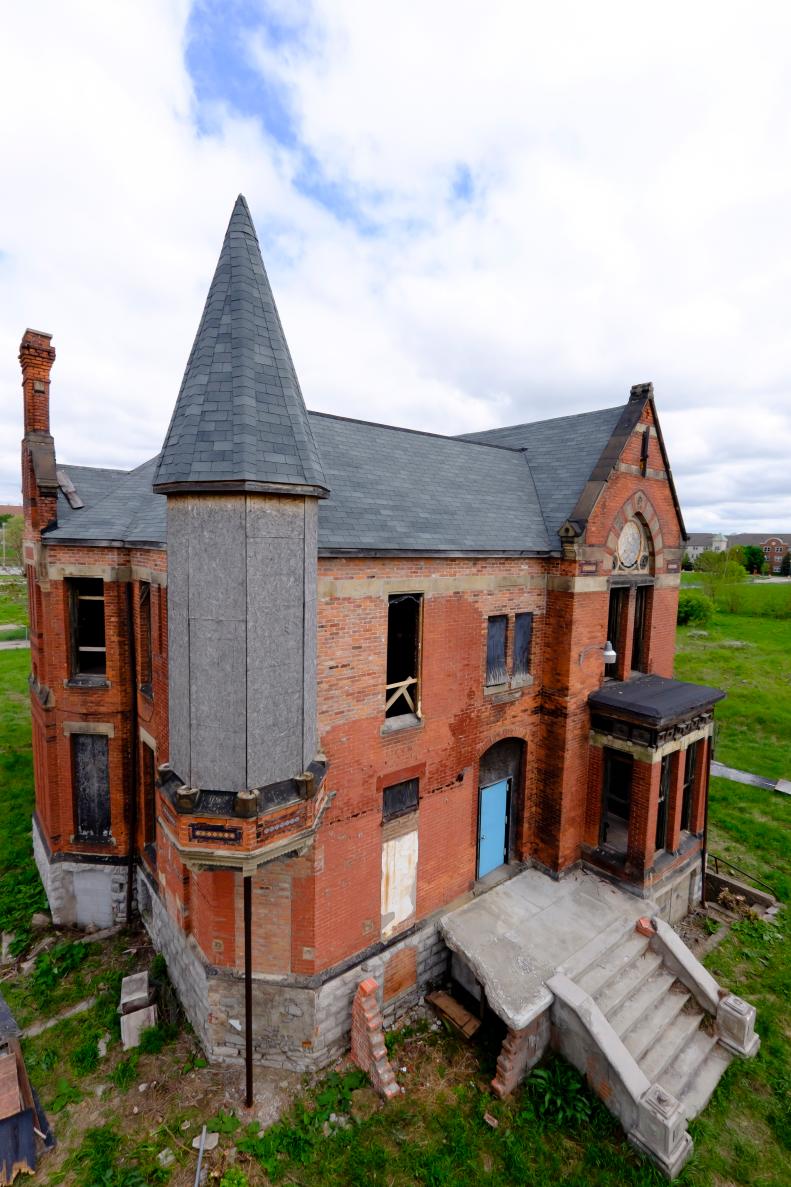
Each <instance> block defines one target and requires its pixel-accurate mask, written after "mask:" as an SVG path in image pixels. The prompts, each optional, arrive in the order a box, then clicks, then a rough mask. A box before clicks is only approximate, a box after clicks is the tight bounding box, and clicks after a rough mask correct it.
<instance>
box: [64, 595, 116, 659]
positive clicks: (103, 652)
mask: <svg viewBox="0 0 791 1187" xmlns="http://www.w3.org/2000/svg"><path fill="white" fill-rule="evenodd" d="M69 602H70V612H71V670H72V675H75V676H104V674H105V672H106V671H107V648H106V646H105V637H104V582H103V581H102V579H101V577H80V578H73V579H71V580H70V581H69Z"/></svg>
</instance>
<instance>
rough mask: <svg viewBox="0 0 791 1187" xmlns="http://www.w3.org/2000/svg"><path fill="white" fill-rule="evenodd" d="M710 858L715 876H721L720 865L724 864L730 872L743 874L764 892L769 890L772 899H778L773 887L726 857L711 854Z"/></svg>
mask: <svg viewBox="0 0 791 1187" xmlns="http://www.w3.org/2000/svg"><path fill="white" fill-rule="evenodd" d="M708 856H709V857H710V858H711V859H712V861H713V862H714V873H715V874H719V872H720V863H722V865H724V866H727V867H728V869H729V870H735V871H736V873H737V874H741V875H742V876H743V877H744V878H749V879H750V881H751V882H754V883H755V884H756V885H757V886H762V887H763V889H764V890H768V891H769V893H770V894H771V896H772V898H776V897H777V895H776V894H775V891H774V888H773V887H772V886H770V885H769V884H768V883H767V882H762V881H761V879H760V878H756V876H755V874H750V873H749V872H748V871H747V870H743V869H742V867H741V866H737V865H736V864H735V863H734V862H732V861H728V859H727V858H726V857H720V856H719V855H718V854H716V853H711V852H709V854H708ZM779 872H780V871H778V873H779Z"/></svg>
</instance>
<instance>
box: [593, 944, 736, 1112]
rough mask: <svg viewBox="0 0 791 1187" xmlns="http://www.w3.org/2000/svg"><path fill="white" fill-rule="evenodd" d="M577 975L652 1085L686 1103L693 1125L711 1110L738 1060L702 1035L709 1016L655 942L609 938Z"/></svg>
mask: <svg viewBox="0 0 791 1187" xmlns="http://www.w3.org/2000/svg"><path fill="white" fill-rule="evenodd" d="M586 957H587V958H588V959H587V964H586V967H584V968H581V969H580V968H578V969H576V970H574V971H575V974H576V975H575V977H574V979H575V981H576V983H577V985H579V987H580V988H581V989H582V990H583V991H584V992H585V993H588V994H589V995H590V996H591V997H592V998H593V1000H594V1002H595V1003H596V1005H597V1006H598V1007H599V1009H600V1010H601V1012H602V1014H603V1015H604V1016H605V1018H606V1019H607V1021H608V1023H609V1024H610V1026H611V1027H612V1029H613V1030H614V1031H615V1033H616V1034H617V1035H618V1037H619V1038H620V1039H621V1041H622V1042H623V1044H624V1046H625V1047H626V1049H627V1051H628V1052H629V1054H630V1055H631V1056H632V1058H633V1059H634V1061H635V1063H636V1064H637V1065H638V1067H639V1068H640V1071H641V1072H642V1073H643V1075H644V1076H645V1077H646V1079H647V1080H648V1081H649V1082H650V1083H651V1084H656V1083H659V1084H660V1085H661V1086H662V1088H664V1089H665V1090H666V1091H667V1092H669V1093H671V1094H672V1095H673V1096H674V1097H675V1098H676V1099H677V1100H678V1101H679V1103H680V1104H681V1106H682V1108H683V1110H684V1113H685V1115H686V1117H687V1119H688V1120H691V1119H692V1118H693V1117H697V1115H698V1114H699V1113H700V1112H701V1111H702V1109H704V1108H705V1107H706V1105H707V1104H708V1102H709V1100H710V1099H711V1096H712V1094H713V1092H714V1089H715V1088H716V1087H717V1084H718V1082H719V1079H720V1077H721V1076H722V1073H723V1072H724V1071H725V1069H726V1068H727V1066H728V1064H729V1063H730V1061H731V1059H732V1055H731V1054H730V1053H729V1052H728V1051H726V1050H725V1048H724V1047H722V1046H721V1045H720V1044H719V1043H718V1041H717V1038H716V1036H715V1035H713V1034H709V1033H707V1032H706V1031H705V1030H702V1029H701V1024H702V1023H703V1021H704V1018H705V1014H704V1012H703V1010H701V1009H700V1008H699V1007H698V1006H697V1004H696V1003H695V1002H694V999H693V998H692V997H691V995H690V994H689V993H688V992H687V990H686V989H685V988H684V987H683V986H682V985H681V984H680V982H678V981H677V980H676V978H675V976H674V974H673V973H671V972H669V971H668V969H667V968H666V967H665V965H664V963H663V961H662V957H661V956H660V955H659V954H658V953H656V952H653V951H652V950H651V948H650V947H649V943H648V940H647V939H646V938H645V937H644V936H642V935H639V934H638V933H636V932H632V933H630V934H628V935H626V936H624V935H623V934H621V935H619V936H618V935H613V934H609V935H607V937H606V942H605V943H603V944H602V945H601V946H600V947H599V948H598V949H597V950H591V951H589V952H587V953H586Z"/></svg>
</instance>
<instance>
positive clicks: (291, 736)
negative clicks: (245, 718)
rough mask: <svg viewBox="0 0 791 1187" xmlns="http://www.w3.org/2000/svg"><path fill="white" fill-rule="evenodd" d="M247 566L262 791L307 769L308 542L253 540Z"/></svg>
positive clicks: (250, 673) (251, 773)
mask: <svg viewBox="0 0 791 1187" xmlns="http://www.w3.org/2000/svg"><path fill="white" fill-rule="evenodd" d="M300 534H301V533H300ZM247 566H248V567H247V593H248V597H247V601H248V624H249V625H248V654H247V660H248V667H247V703H248V714H249V719H250V723H251V725H250V729H249V732H248V757H247V762H248V772H247V773H248V779H249V781H250V783H251V785H255V786H258V785H260V784H262V783H270V782H274V781H275V780H279V779H287V778H291V777H293V776H294V775H296V774H298V773H299V772H300V771H301V770H302V681H303V593H304V546H303V543H302V540H301V539H296V540H295V539H293V538H289V537H281V536H270V537H263V536H262V537H253V538H251V539H249V540H248V551H247Z"/></svg>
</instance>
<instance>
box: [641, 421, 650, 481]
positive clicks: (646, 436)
mask: <svg viewBox="0 0 791 1187" xmlns="http://www.w3.org/2000/svg"><path fill="white" fill-rule="evenodd" d="M649 442H650V429H649V427H648V425H646V427H645V432H644V433H643V440H642V442H641V444H640V473H641V474H642V475H643V477H645V474H646V471H647V470H648V445H649Z"/></svg>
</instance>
